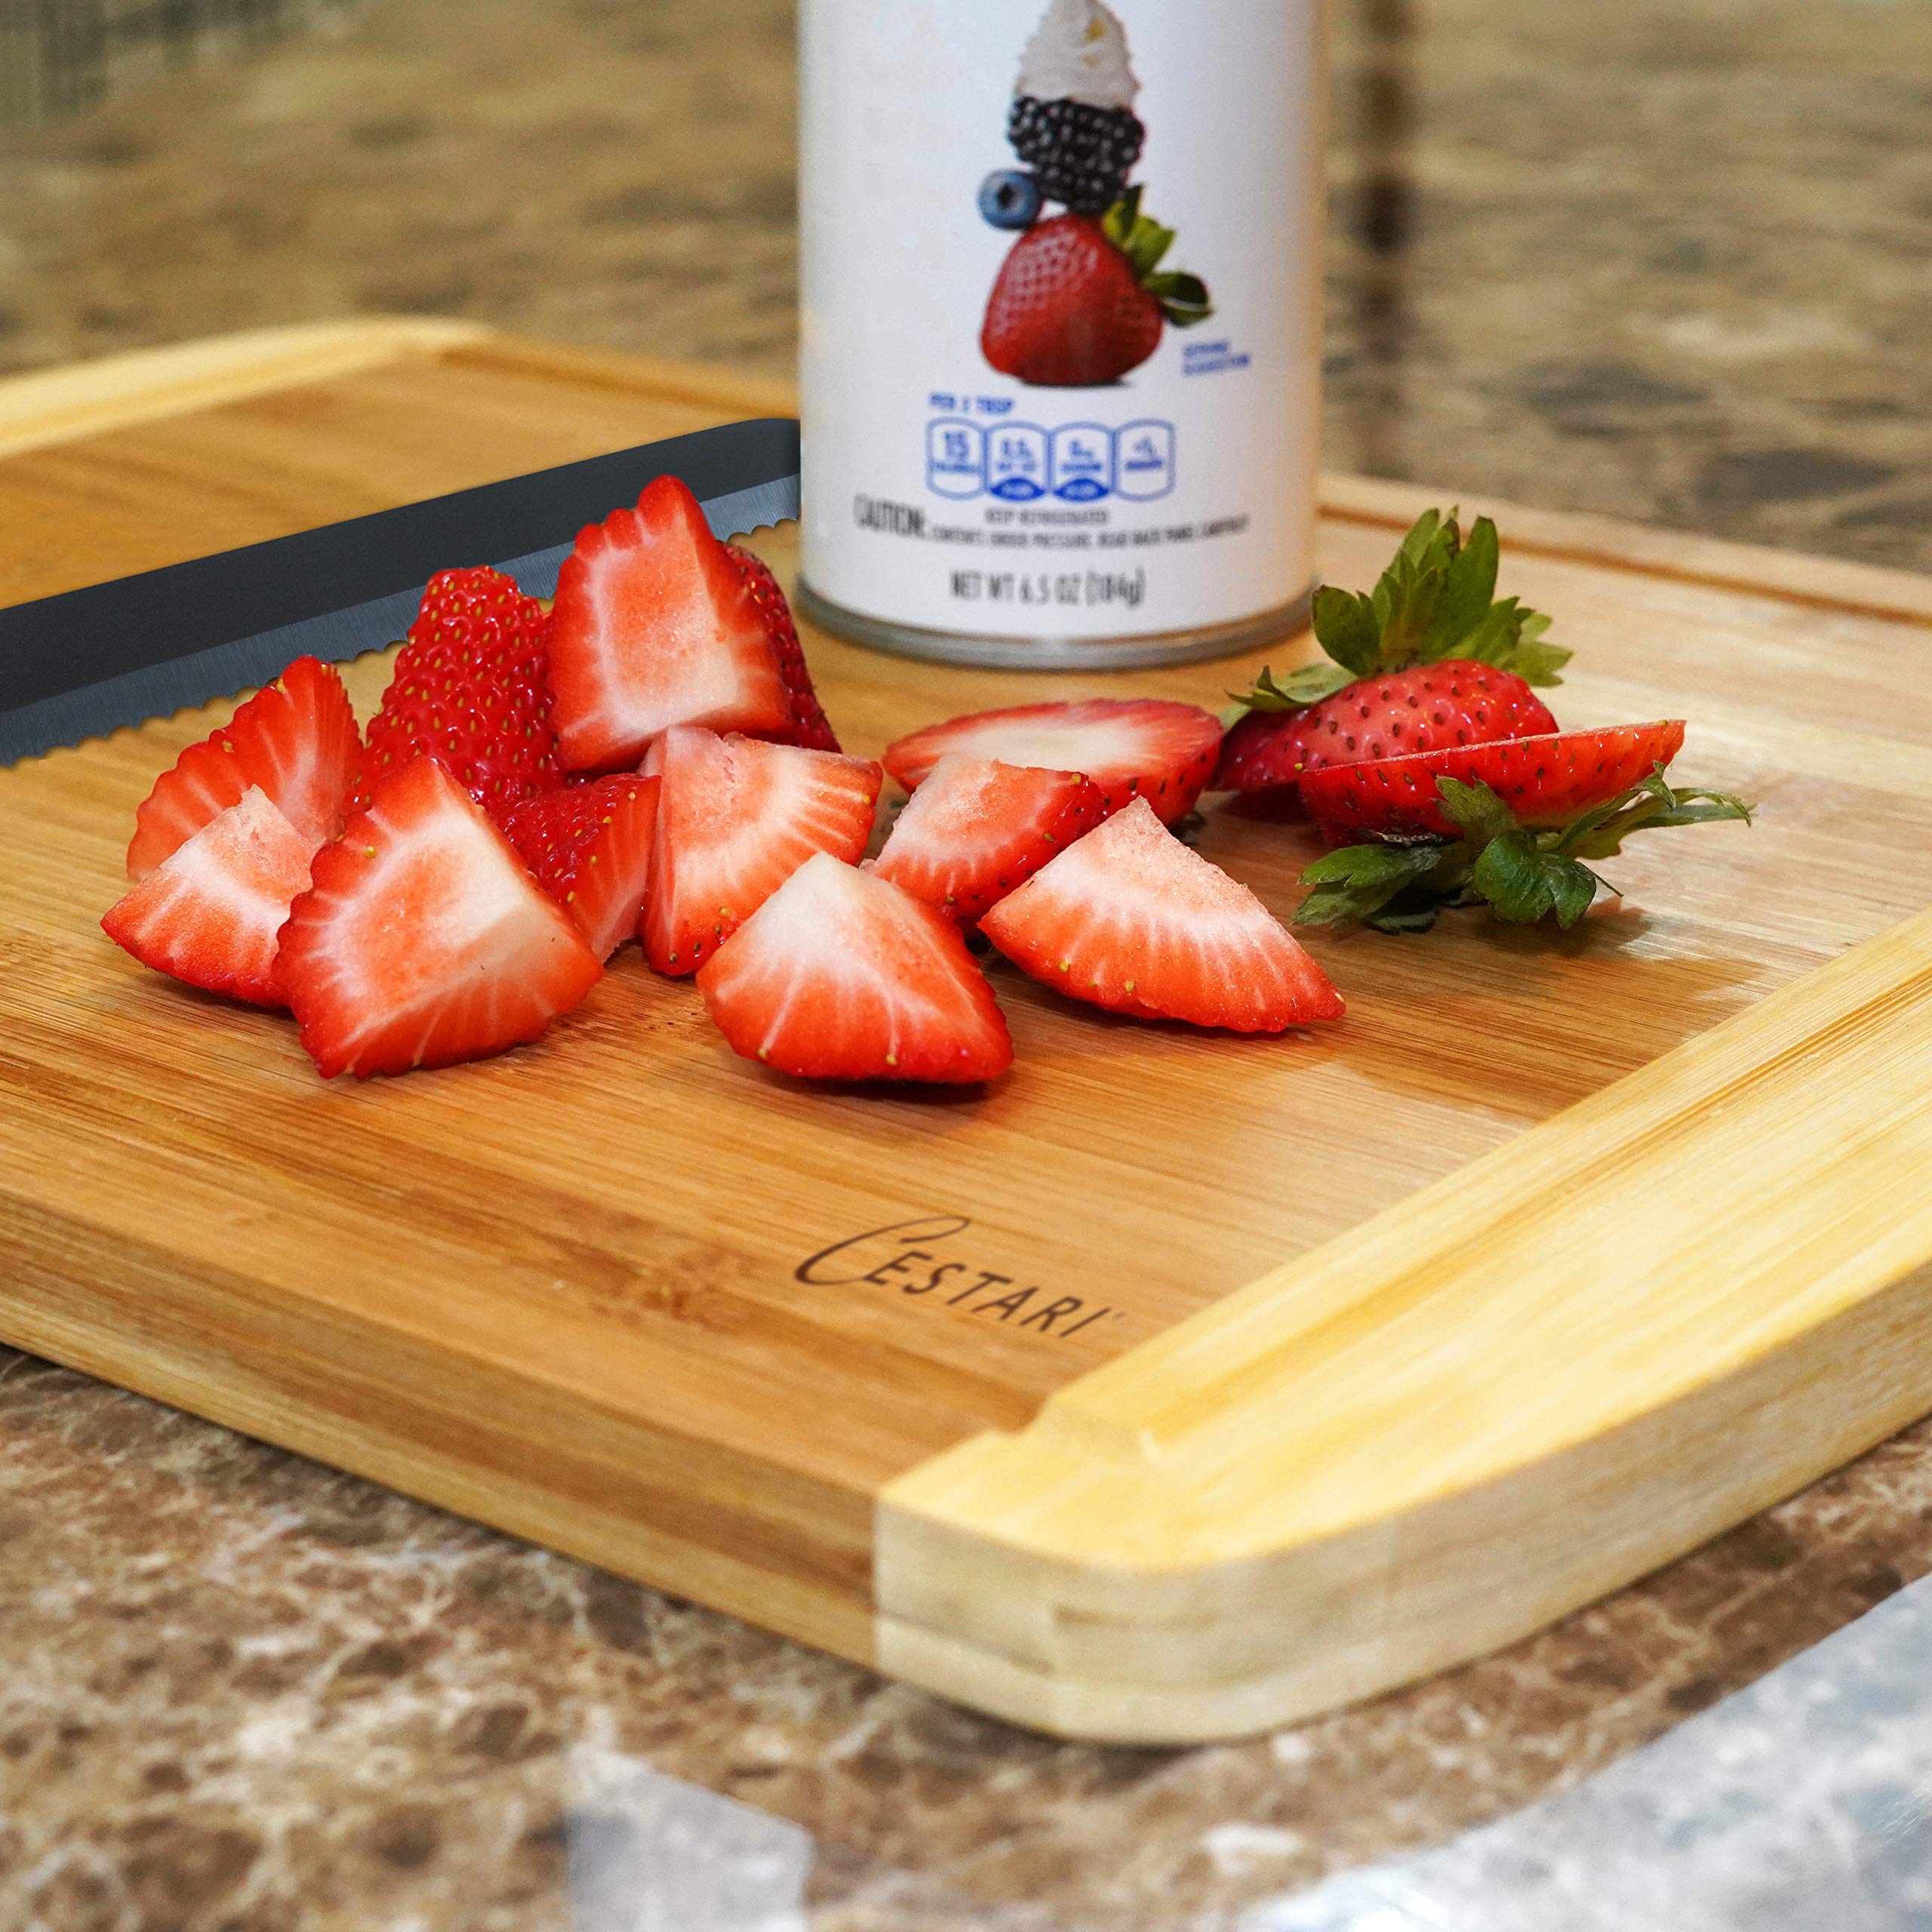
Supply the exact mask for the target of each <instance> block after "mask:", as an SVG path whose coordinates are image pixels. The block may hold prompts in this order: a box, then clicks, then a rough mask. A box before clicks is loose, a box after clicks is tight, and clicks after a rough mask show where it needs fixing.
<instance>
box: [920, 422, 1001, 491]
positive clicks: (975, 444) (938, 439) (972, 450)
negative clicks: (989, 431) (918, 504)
mask: <svg viewBox="0 0 1932 1932" xmlns="http://www.w3.org/2000/svg"><path fill="white" fill-rule="evenodd" d="M926 481H927V483H928V485H930V486H931V488H933V489H934V490H935V491H937V492H938V493H939V494H940V496H942V497H977V495H978V494H980V491H983V489H984V488H986V432H985V430H983V429H981V428H980V426H979V425H978V423H961V422H959V421H958V420H953V419H946V418H942V419H941V420H940V421H939V422H937V423H928V425H927V426H926Z"/></svg>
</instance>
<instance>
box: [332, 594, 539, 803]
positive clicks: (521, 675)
mask: <svg viewBox="0 0 1932 1932" xmlns="http://www.w3.org/2000/svg"><path fill="white" fill-rule="evenodd" d="M549 657H550V620H549V617H548V616H547V615H546V613H545V611H544V609H543V605H541V604H540V603H539V602H538V601H537V599H536V598H534V597H526V596H525V595H524V594H523V592H521V590H519V589H518V588H517V585H516V580H515V578H514V577H506V576H505V575H504V574H503V572H502V571H498V570H491V568H488V565H479V566H478V567H477V568H474V569H470V570H456V571H438V572H437V573H436V574H435V576H434V577H432V578H431V579H430V580H429V584H428V586H427V587H426V589H424V591H423V602H422V606H421V608H420V609H419V610H418V611H417V615H416V621H415V622H414V623H413V624H411V626H410V627H409V636H408V640H407V641H405V644H404V645H403V647H402V649H401V651H400V652H398V654H397V657H396V660H395V671H394V672H392V675H391V676H390V678H389V689H388V690H387V691H386V692H385V693H384V694H383V708H382V709H381V710H380V711H379V712H377V714H376V715H375V716H374V718H371V719H370V721H369V730H368V749H366V750H365V751H364V752H363V754H362V759H361V771H360V773H359V775H358V782H357V784H356V788H355V797H354V798H353V799H352V801H351V809H352V810H353V811H358V812H359V811H368V809H369V801H370V799H371V798H372V797H373V796H374V793H375V788H376V787H377V786H378V785H379V784H380V783H382V781H383V778H384V777H386V776H387V775H388V774H389V773H390V772H392V771H400V770H401V768H402V767H403V766H404V765H405V764H408V762H409V761H410V760H411V758H420V757H421V756H423V755H425V754H427V755H429V756H430V757H432V758H439V759H441V761H442V763H443V764H444V765H445V767H446V768H448V771H450V773H451V775H452V776H453V777H454V778H455V780H456V781H457V783H458V784H459V785H460V786H462V787H463V789H464V790H465V791H466V792H468V793H469V795H470V796H471V797H472V798H474V799H475V801H476V802H477V803H478V804H479V805H481V807H482V808H483V809H484V810H485V811H487V812H488V813H489V814H490V815H491V817H493V818H495V819H497V820H501V819H502V817H503V814H504V813H505V812H506V811H509V808H511V807H512V805H518V804H521V803H522V802H523V801H524V800H525V799H526V798H537V797H540V795H542V794H543V793H544V792H553V791H555V789H557V787H558V786H560V785H561V784H562V783H563V782H564V779H563V774H562V772H561V771H560V770H559V769H558V764H557V740H556V737H555V734H554V733H553V732H552V731H551V728H550V687H549Z"/></svg>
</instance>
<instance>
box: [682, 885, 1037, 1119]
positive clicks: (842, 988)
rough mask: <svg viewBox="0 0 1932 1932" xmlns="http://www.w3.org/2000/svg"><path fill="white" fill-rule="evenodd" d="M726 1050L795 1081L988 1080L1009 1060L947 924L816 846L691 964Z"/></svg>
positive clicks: (990, 1008) (975, 975)
mask: <svg viewBox="0 0 1932 1932" xmlns="http://www.w3.org/2000/svg"><path fill="white" fill-rule="evenodd" d="M697 986H698V991H699V992H701V993H702V994H703V995H704V1003H705V1006H706V1008H707V1010H708V1011H709V1013H710V1014H711V1017H712V1019H713V1020H715V1022H716V1023H717V1025H718V1030H719V1031H720V1032H721V1033H723V1035H724V1037H725V1038H726V1039H727V1040H728V1041H729V1042H730V1043H731V1048H732V1051H734V1052H735V1053H737V1054H742V1055H743V1057H745V1058H746V1060H758V1061H760V1062H761V1063H763V1064H764V1065H765V1066H772V1067H776V1068H777V1069H778V1070H779V1071H780V1072H782V1073H789V1074H792V1075H796V1076H797V1077H798V1078H802V1079H808V1080H918V1081H939V1082H943V1083H946V1084H960V1083H966V1082H971V1081H980V1080H991V1079H993V1078H995V1077H996V1076H997V1075H1000V1074H1002V1073H1004V1072H1005V1071H1006V1069H1008V1067H1009V1066H1011V1065H1012V1063H1013V1042H1012V1040H1011V1038H1010V1037H1009V1036H1008V1032H1007V1030H1006V1021H1005V1020H1004V1017H1002V1016H1001V1013H1000V1010H999V1007H998V1003H997V1002H996V1001H995V999H994V998H993V995H992V988H991V987H989V986H988V985H987V984H986V979H985V977H984V975H983V974H981V972H980V969H979V968H978V967H977V965H975V964H974V961H973V955H971V953H970V952H968V951H967V950H966V942H965V940H964V939H963V938H962V937H961V935H960V933H959V931H958V928H956V927H955V926H954V925H953V924H952V922H951V921H949V920H947V919H945V918H942V917H941V916H940V915H939V914H938V913H937V912H934V910H933V909H932V908H931V906H928V905H926V904H924V903H923V902H922V901H921V900H917V899H915V898H913V897H912V895H911V894H909V893H905V892H902V891H900V889H899V888H898V887H897V886H896V885H893V884H889V883H888V881H885V880H884V879H882V878H878V877H877V876H876V875H874V874H872V873H868V872H860V871H858V870H857V869H854V867H852V866H849V865H846V864H844V863H841V861H839V860H837V859H835V858H833V857H832V856H831V855H830V854H829V853H821V854H819V855H818V857H816V858H812V859H808V860H806V862H805V863H804V864H803V865H802V866H800V867H799V868H798V870H797V871H796V872H794V873H792V875H791V877H790V878H789V879H787V880H786V882H785V883H784V884H783V885H782V886H780V888H779V889H778V890H777V891H776V892H774V894H772V895H771V897H770V898H769V899H768V900H766V901H765V902H764V904H763V905H762V906H760V907H759V908H758V910H757V911H756V912H754V913H753V914H752V915H751V917H750V918H749V919H747V920H746V921H745V922H744V924H743V925H742V926H740V928H739V929H738V931H737V933H736V934H735V935H734V937H732V938H731V940H728V942H727V943H726V944H725V945H724V946H723V947H722V948H721V949H720V950H719V951H718V952H717V953H716V954H715V955H714V956H713V957H712V958H710V959H709V960H707V961H706V962H705V964H704V966H703V968H702V969H701V970H700V972H699V974H698V976H697Z"/></svg>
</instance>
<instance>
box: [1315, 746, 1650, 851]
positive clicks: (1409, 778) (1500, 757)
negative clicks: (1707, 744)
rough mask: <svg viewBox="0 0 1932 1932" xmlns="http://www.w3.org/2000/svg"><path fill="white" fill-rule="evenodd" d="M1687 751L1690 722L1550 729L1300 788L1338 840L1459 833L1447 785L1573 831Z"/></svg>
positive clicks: (1355, 770) (1333, 770)
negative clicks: (1442, 787) (1469, 788)
mask: <svg viewBox="0 0 1932 1932" xmlns="http://www.w3.org/2000/svg"><path fill="white" fill-rule="evenodd" d="M1683 747H1684V723H1683V721H1682V719H1681V718H1666V719H1663V720H1660V721H1658V722H1657V723H1655V724H1619V725H1616V726H1614V727H1612V728H1611V729H1610V730H1608V731H1555V732H1546V733H1543V734H1541V735H1540V736H1538V737H1534V738H1508V739H1505V740H1502V741H1501V742H1500V743H1496V744H1491V745H1454V746H1444V747H1443V748H1442V749H1440V750H1438V751H1432V752H1416V753H1414V754H1412V755H1410V756H1409V757H1407V758H1377V759H1374V760H1372V761H1368V762H1366V763H1364V764H1340V765H1331V766H1330V767H1328V768H1327V769H1326V770H1325V771H1311V772H1309V773H1308V774H1306V777H1303V780H1302V781H1301V795H1302V802H1303V804H1305V805H1306V807H1307V808H1308V810H1309V815H1310V816H1311V817H1312V818H1313V819H1314V820H1315V823H1316V826H1317V827H1318V829H1320V831H1321V832H1322V833H1323V835H1324V836H1325V837H1327V838H1328V839H1330V841H1331V842H1333V843H1336V844H1346V842H1347V841H1349V840H1350V839H1353V838H1389V837H1395V838H1414V837H1418V836H1422V835H1434V836H1435V837H1437V838H1457V837H1458V836H1460V832H1459V830H1458V828H1457V825H1456V823H1455V821H1454V820H1453V819H1451V817H1449V815H1448V814H1447V813H1446V812H1444V810H1443V809H1442V802H1441V798H1440V797H1439V795H1438V793H1437V791H1436V789H1435V781H1436V780H1438V778H1456V779H1460V780H1461V781H1462V782H1463V783H1464V784H1466V785H1478V784H1479V785H1487V786H1488V787H1489V788H1490V789H1491V791H1493V792H1496V793H1497V795H1498V796H1499V797H1500V798H1501V799H1502V800H1503V803H1504V804H1506V805H1507V806H1508V807H1509V809H1510V811H1512V812H1513V813H1514V814H1515V816H1516V820H1517V823H1518V824H1520V825H1525V826H1543V825H1565V824H1567V823H1569V821H1570V820H1572V819H1574V817H1576V816H1577V814H1578V813H1580V812H1586V811H1591V810H1592V809H1593V808H1595V807H1596V806H1598V805H1601V804H1608V802H1609V801H1611V799H1612V798H1617V797H1619V796H1620V795H1622V794H1623V792H1627V791H1629V789H1630V788H1631V786H1633V785H1637V784H1641V783H1642V782H1643V780H1644V779H1645V778H1646V777H1648V776H1649V775H1650V774H1651V772H1652V771H1656V770H1657V768H1659V767H1660V766H1663V765H1667V764H1669V762H1670V761H1671V760H1672V758H1675V757H1676V755H1677V754H1678V752H1680V751H1681V750H1682V749H1683Z"/></svg>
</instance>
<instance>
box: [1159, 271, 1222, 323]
mask: <svg viewBox="0 0 1932 1932" xmlns="http://www.w3.org/2000/svg"><path fill="white" fill-rule="evenodd" d="M1141 281H1142V285H1143V286H1144V287H1145V288H1146V291H1147V292H1148V294H1149V295H1151V296H1152V297H1155V300H1157V301H1158V302H1159V303H1160V305H1161V314H1162V315H1165V316H1166V317H1167V318H1168V321H1171V323H1173V324H1174V327H1175V328H1177V329H1191V328H1194V327H1195V325H1196V324H1197V323H1200V322H1204V321H1207V319H1208V318H1210V317H1211V315H1213V314H1214V303H1213V301H1212V300H1211V298H1210V297H1209V296H1208V294H1207V284H1206V283H1205V282H1204V281H1202V280H1201V278H1200V277H1199V276H1198V275H1179V274H1171V275H1143V276H1142V277H1141Z"/></svg>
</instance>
